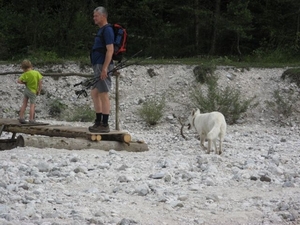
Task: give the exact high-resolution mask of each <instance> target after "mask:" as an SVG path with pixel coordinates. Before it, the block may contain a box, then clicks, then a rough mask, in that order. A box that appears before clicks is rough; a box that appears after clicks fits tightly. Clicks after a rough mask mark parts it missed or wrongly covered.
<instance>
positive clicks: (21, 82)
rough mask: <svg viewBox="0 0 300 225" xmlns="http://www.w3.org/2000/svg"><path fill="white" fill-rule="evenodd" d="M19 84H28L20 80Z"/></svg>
mask: <svg viewBox="0 0 300 225" xmlns="http://www.w3.org/2000/svg"><path fill="white" fill-rule="evenodd" d="M17 82H18V83H19V84H26V82H24V81H21V80H20V79H18V81H17Z"/></svg>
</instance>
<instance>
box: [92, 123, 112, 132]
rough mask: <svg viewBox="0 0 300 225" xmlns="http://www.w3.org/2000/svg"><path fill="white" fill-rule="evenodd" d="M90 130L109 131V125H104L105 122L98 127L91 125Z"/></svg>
mask: <svg viewBox="0 0 300 225" xmlns="http://www.w3.org/2000/svg"><path fill="white" fill-rule="evenodd" d="M89 131H90V132H91V133H109V131H110V130H109V125H108V124H107V125H103V124H99V125H98V126H96V127H93V126H91V127H89Z"/></svg>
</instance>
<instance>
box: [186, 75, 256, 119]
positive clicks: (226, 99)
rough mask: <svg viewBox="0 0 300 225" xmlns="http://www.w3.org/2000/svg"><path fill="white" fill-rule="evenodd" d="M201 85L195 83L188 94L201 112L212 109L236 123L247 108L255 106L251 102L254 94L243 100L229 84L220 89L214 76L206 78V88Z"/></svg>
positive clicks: (238, 92) (237, 91)
mask: <svg viewBox="0 0 300 225" xmlns="http://www.w3.org/2000/svg"><path fill="white" fill-rule="evenodd" d="M202 86H203V85H202ZM202 86H200V85H197V86H196V87H194V88H193V89H192V91H191V93H190V96H191V100H192V102H193V104H194V105H195V106H196V107H197V108H199V109H200V110H201V112H203V113H205V112H212V111H219V112H221V113H223V115H224V116H225V118H226V121H227V123H229V124H234V123H236V122H237V120H238V119H240V118H241V115H242V114H243V113H245V112H246V111H247V110H248V109H249V108H253V107H256V106H257V103H253V101H254V99H255V98H256V97H255V96H254V97H252V98H250V99H248V100H243V99H242V95H241V93H240V91H239V90H237V89H234V88H231V87H229V86H227V87H226V88H225V89H224V90H222V89H220V88H219V87H218V78H217V77H216V76H211V77H210V78H209V79H207V80H206V83H205V86H204V87H205V88H206V90H205V88H203V87H202ZM252 103H253V104H252Z"/></svg>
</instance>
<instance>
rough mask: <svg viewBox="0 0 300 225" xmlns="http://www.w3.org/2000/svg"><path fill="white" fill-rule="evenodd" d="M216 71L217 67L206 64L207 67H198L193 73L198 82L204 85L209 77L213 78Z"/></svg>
mask: <svg viewBox="0 0 300 225" xmlns="http://www.w3.org/2000/svg"><path fill="white" fill-rule="evenodd" d="M215 70H216V66H214V65H210V64H206V65H201V66H196V67H195V68H194V69H193V72H194V76H195V78H196V81H197V82H200V83H201V84H204V83H205V82H206V80H207V79H208V78H209V77H211V76H213V74H214V72H215Z"/></svg>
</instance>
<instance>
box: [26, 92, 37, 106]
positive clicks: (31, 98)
mask: <svg viewBox="0 0 300 225" xmlns="http://www.w3.org/2000/svg"><path fill="white" fill-rule="evenodd" d="M24 97H25V98H28V99H29V102H30V104H35V103H36V94H34V93H33V92H32V91H30V90H29V89H28V88H25V90H24Z"/></svg>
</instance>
